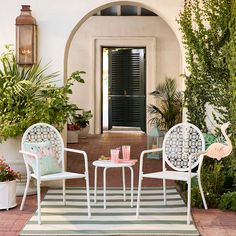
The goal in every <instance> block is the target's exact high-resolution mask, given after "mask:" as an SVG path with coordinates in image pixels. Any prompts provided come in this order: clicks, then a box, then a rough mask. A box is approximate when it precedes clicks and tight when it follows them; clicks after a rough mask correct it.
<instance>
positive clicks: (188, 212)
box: [187, 179, 191, 225]
mask: <svg viewBox="0 0 236 236" xmlns="http://www.w3.org/2000/svg"><path fill="white" fill-rule="evenodd" d="M190 214H191V179H190V180H188V203H187V224H188V225H189V224H190Z"/></svg>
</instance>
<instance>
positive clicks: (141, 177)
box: [136, 174, 143, 218]
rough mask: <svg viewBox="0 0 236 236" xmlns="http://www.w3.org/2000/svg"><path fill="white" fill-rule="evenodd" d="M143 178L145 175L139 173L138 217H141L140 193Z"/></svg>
mask: <svg viewBox="0 0 236 236" xmlns="http://www.w3.org/2000/svg"><path fill="white" fill-rule="evenodd" d="M142 180H143V176H142V174H141V175H139V181H138V196H137V208H136V217H137V218H138V217H139V208H140V195H141V187H142Z"/></svg>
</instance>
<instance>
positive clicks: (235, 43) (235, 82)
mask: <svg viewBox="0 0 236 236" xmlns="http://www.w3.org/2000/svg"><path fill="white" fill-rule="evenodd" d="M229 30H230V40H229V43H228V44H227V45H226V47H225V54H226V59H227V63H228V68H229V71H230V90H231V91H232V94H231V97H230V109H229V114H230V120H231V123H232V124H236V106H235V104H236V66H235V65H236V0H231V20H230V22H229ZM231 130H232V141H233V146H234V156H236V125H233V126H232V127H231ZM235 182H236V180H235Z"/></svg>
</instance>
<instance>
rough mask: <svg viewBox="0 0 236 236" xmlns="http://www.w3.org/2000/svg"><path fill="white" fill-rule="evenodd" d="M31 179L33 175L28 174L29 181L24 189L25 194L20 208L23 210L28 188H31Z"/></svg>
mask: <svg viewBox="0 0 236 236" xmlns="http://www.w3.org/2000/svg"><path fill="white" fill-rule="evenodd" d="M30 179H31V177H30V176H29V177H28V176H27V182H26V186H25V191H24V195H23V198H22V201H21V205H20V210H21V211H22V210H23V207H24V205H25V199H26V196H27V192H28V188H29V184H30Z"/></svg>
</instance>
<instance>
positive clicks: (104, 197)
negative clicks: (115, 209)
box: [103, 168, 107, 209]
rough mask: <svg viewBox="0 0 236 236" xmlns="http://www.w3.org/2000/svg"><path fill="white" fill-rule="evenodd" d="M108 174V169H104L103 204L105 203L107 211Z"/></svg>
mask: <svg viewBox="0 0 236 236" xmlns="http://www.w3.org/2000/svg"><path fill="white" fill-rule="evenodd" d="M106 172H107V168H104V170H103V203H104V209H106Z"/></svg>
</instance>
